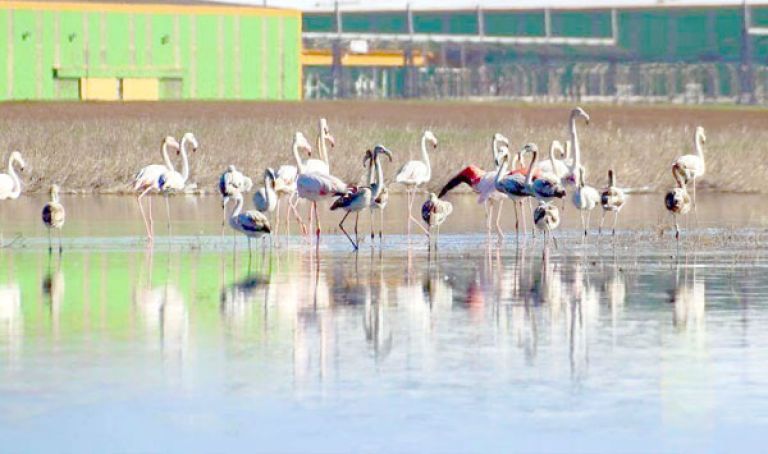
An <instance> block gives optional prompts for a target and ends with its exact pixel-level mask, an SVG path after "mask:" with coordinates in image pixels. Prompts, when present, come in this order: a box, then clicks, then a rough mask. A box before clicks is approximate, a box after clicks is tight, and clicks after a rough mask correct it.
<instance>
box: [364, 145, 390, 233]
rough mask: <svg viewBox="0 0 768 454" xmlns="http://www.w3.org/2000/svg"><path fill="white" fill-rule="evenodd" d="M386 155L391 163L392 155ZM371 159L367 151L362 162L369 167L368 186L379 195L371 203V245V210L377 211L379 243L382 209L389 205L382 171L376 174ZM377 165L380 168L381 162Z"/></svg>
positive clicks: (387, 190) (381, 229) (382, 219)
mask: <svg viewBox="0 0 768 454" xmlns="http://www.w3.org/2000/svg"><path fill="white" fill-rule="evenodd" d="M386 155H387V157H388V158H389V161H390V162H392V153H391V152H388V153H386ZM373 159H374V152H373V151H370V150H368V151H367V152H366V155H365V160H364V162H366V161H367V162H368V164H369V166H370V167H369V171H368V185H369V186H370V187H371V188H373V192H374V193H376V192H378V194H379V195H378V196H376V197H374V198H373V200H372V201H371V243H373V238H374V233H373V210H379V242H381V240H382V236H383V235H382V231H383V230H384V208H386V207H387V203H389V189H387V185H386V183H385V182H384V171H383V170H382V171H381V175H379V174H378V171H377V169H376V165H374V162H373ZM376 159H378V156H376ZM377 165H378V166H381V162H379V161H377Z"/></svg>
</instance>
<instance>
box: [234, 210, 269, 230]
mask: <svg viewBox="0 0 768 454" xmlns="http://www.w3.org/2000/svg"><path fill="white" fill-rule="evenodd" d="M237 223H238V225H240V227H242V229H243V231H245V232H249V233H269V232H270V226H269V219H268V218H267V217H266V216H264V214H262V213H260V212H258V211H246V212H244V213H240V214H239V215H238V216H237Z"/></svg>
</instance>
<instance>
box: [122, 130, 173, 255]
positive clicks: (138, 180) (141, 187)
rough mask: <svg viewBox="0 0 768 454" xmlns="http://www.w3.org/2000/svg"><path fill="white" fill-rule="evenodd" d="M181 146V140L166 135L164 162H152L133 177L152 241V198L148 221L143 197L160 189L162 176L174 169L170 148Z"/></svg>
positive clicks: (149, 203) (163, 152)
mask: <svg viewBox="0 0 768 454" xmlns="http://www.w3.org/2000/svg"><path fill="white" fill-rule="evenodd" d="M180 148H181V146H180V145H179V142H177V141H176V139H174V138H173V137H171V136H168V137H166V138H165V139H163V141H162V142H161V144H160V154H162V156H163V162H164V164H150V165H148V166H146V167H144V168H142V169H141V170H139V172H138V173H137V174H136V176H135V177H134V179H133V190H134V191H135V192H138V195H137V197H136V201H137V203H138V204H139V210H140V211H141V217H142V219H144V226H145V227H146V228H147V239H148V240H150V241H152V231H153V229H152V199H151V198H150V199H148V202H147V204H148V211H149V221H147V216H146V215H145V214H144V207H143V206H142V205H141V199H142V198H143V197H144V196H145V195H147V193H148V192H149V191H151V190H153V189H154V190H159V189H160V177H161V176H162V175H163V174H164V173H166V172H168V171H172V170H173V164H172V163H171V159H170V158H169V157H168V150H169V149H172V150H174V151H176V152H177V153H178V152H179V150H180Z"/></svg>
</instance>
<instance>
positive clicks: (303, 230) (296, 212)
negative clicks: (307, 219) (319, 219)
mask: <svg viewBox="0 0 768 454" xmlns="http://www.w3.org/2000/svg"><path fill="white" fill-rule="evenodd" d="M294 194H295V193H294ZM291 197H293V196H291ZM288 203H289V205H290V206H291V210H290V211H293V215H294V216H296V222H298V223H299V226H301V233H302V234H303V235H307V234H308V230H307V225H306V224H304V220H303V219H301V215H299V210H298V209H297V208H296V207H297V205H298V204H299V197H298V196H296V200H295V201H294V202H293V203H291V199H290V197H289V198H288ZM286 216H288V213H286ZM288 228H289V229H290V225H288Z"/></svg>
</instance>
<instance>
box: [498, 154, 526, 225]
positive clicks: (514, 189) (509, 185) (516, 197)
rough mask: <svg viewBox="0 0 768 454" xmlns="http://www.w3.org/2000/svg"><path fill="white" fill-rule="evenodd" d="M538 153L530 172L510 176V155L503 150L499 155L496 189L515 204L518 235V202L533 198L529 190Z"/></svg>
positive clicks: (513, 173) (515, 173)
mask: <svg viewBox="0 0 768 454" xmlns="http://www.w3.org/2000/svg"><path fill="white" fill-rule="evenodd" d="M536 153H537V152H536V151H534V152H533V160H532V161H531V168H530V169H529V171H528V172H525V173H524V172H512V173H510V174H507V166H508V165H509V153H508V152H507V151H506V150H502V152H501V154H500V155H499V166H498V168H497V170H496V178H495V179H494V188H495V189H496V191H497V192H498V193H500V194H503V195H505V196H507V197H508V198H510V199H512V200H513V201H514V202H515V231H516V232H517V234H518V235H519V234H520V216H519V215H518V202H522V201H523V200H524V199H526V198H528V197H530V196H531V192H530V191H529V189H528V188H529V186H530V185H531V182H532V180H533V173H534V172H533V165H534V163H535V162H536ZM513 165H514V164H513ZM502 175H503V176H502ZM521 210H522V205H521Z"/></svg>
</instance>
